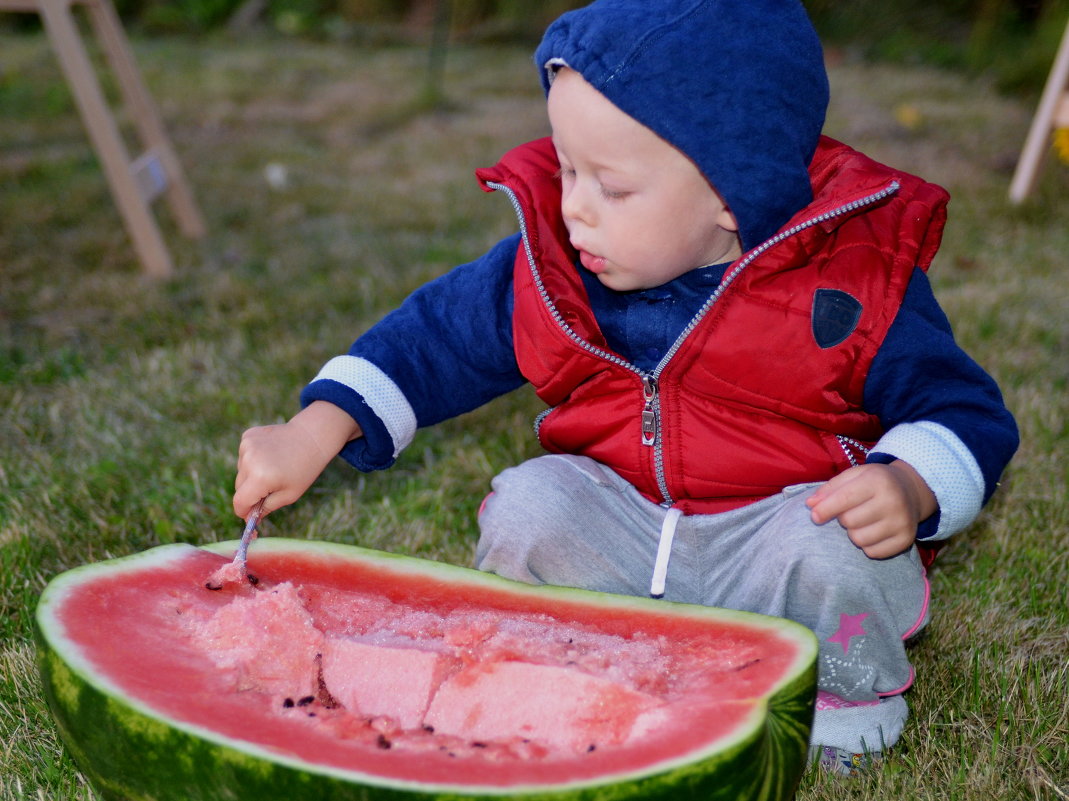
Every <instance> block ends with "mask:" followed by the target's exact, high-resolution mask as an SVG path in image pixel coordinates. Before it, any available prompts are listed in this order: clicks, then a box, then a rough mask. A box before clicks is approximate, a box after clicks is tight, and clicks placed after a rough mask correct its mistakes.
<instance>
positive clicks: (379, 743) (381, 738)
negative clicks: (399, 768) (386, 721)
mask: <svg viewBox="0 0 1069 801" xmlns="http://www.w3.org/2000/svg"><path fill="white" fill-rule="evenodd" d="M375 745H377V746H378V747H379V748H393V743H391V742H390V741H389V740H387V739H386V738H385V737H384V736H383V735H381V734H380V735H379V739H378V740H376V741H375Z"/></svg>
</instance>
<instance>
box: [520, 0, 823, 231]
mask: <svg viewBox="0 0 1069 801" xmlns="http://www.w3.org/2000/svg"><path fill="white" fill-rule="evenodd" d="M535 63H536V65H537V66H538V67H539V68H540V69H541V70H542V85H543V87H544V88H545V90H546V91H547V92H548V91H549V86H550V84H551V83H552V80H553V75H554V73H555V71H556V70H557V69H558V68H559V67H561V66H568V67H570V68H571V69H573V70H576V71H577V72H579V73H580V74H581V75H582V76H583V78H584V79H586V81H587V83H589V84H590V85H591V86H593V87H594V88H595V89H597V90H598V91H599V92H601V93H602V94H603V95H604V96H605V97H606V98H608V99H609V100H610V101H612V103H613V104H614V105H615V106H616V107H617V108H619V109H620V110H621V111H623V112H624V113H626V114H628V115H629V116H631V117H633V118H634V119H636V120H638V121H639V122H641V123H642V124H643V125H645V126H646V127H647V128H650V129H651V130H652V131H654V132H655V133H657V134H658V135H659V136H660V137H661V138H662V139H664V140H666V141H667V142H669V143H670V144H672V145H674V146H675V147H676V148H677V149H679V150H681V151H682V152H683V153H685V154H686V155H687V156H688V157H689V158H690V159H691V160H692V161H693V162H694V163H695V164H696V165H697V167H698V169H699V170H701V172H702V174H703V175H704V176H705V178H706V179H707V180H708V181H709V183H710V184H711V185H712V186H713V188H714V189H715V190H716V191H717V192H718V193H719V194H720V197H721V198H722V199H723V200H724V201H725V202H726V204H727V206H728V208H729V209H730V210H731V212H732V213H733V214H734V216H735V220H736V222H737V223H738V226H739V235H740V237H741V239H742V245H743V249H744V250H748V249H750V248H752V247H754V246H756V245H758V244H760V243H761V242H763V241H764V240H766V239H768V238H769V237H770V236H772V235H773V234H774V233H775V232H776V231H777V230H779V229H780V228H781V227H782V226H783V224H784V223H785V222H787V220H788V219H789V218H790V217H791V216H792V215H793V214H794V213H795V212H797V211H798V210H799V209H801V208H802V207H804V206H805V205H806V204H807V203H809V202H810V200H812V192H811V190H810V181H809V172H808V166H809V162H810V161H811V160H812V158H813V153H814V151H815V149H816V146H817V141H818V139H819V137H820V132H821V129H822V128H823V126H824V117H825V114H826V112H827V107H828V78H827V73H826V72H825V69H824V55H823V51H822V49H821V46H820V40H819V39H818V37H817V34H816V32H815V31H814V30H813V26H812V24H811V23H810V21H809V18H808V16H807V15H806V13H805V10H804V9H803V8H802V6H801V4H800V3H799V2H798V0H658V2H649V0H598V1H597V2H595V3H591V4H590V5H589V6H586V7H585V8H580V9H577V10H575V11H571V12H568V13H566V14H564V15H563V16H561V17H560V18H559V19H558V20H557V21H556V22H554V23H553V24H552V25H550V27H549V28H548V30H547V31H546V34H545V36H544V38H543V39H542V43H541V45H540V46H539V47H538V50H537V51H536V53H535Z"/></svg>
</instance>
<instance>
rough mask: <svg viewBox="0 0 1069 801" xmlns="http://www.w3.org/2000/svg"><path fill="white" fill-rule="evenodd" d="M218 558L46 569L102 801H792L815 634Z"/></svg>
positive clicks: (42, 628)
mask: <svg viewBox="0 0 1069 801" xmlns="http://www.w3.org/2000/svg"><path fill="white" fill-rule="evenodd" d="M234 547H235V543H220V544H215V545H210V546H205V547H201V548H197V547H193V546H189V545H167V546H161V547H159V548H154V549H152V550H149V551H145V552H143V553H140V554H135V555H133V556H128V557H125V558H121V559H114V560H110V561H106V562H100V563H96V564H90V565H86V566H83V567H79V568H76V569H74V570H71V571H69V572H67V573H64V574H62V575H60V576H57V577H56V578H55V579H53V580H52V582H51V583H50V584H49V585H48V587H47V588H46V589H45V591H44V592H43V594H42V596H41V600H40V603H39V606H38V610H37V636H38V654H39V666H40V672H41V677H42V680H43V686H44V689H45V694H46V698H47V701H48V704H49V707H50V708H51V711H52V713H53V716H54V718H55V720H56V722H57V724H58V727H59V730H60V733H61V735H62V737H63V740H64V742H65V744H66V746H67V748H68V749H69V751H70V753H71V754H72V755H73V757H74V759H75V760H76V762H77V763H78V764H79V766H80V767H81V769H82V770H83V772H84V773H85V775H86V776H87V777H88V779H89V780H90V782H91V783H92V785H93V786H94V788H95V789H96V790H97V791H98V792H99V793H100V794H101V795H102V796H103V797H104V798H107V799H175V801H178V800H179V799H181V801H195V800H196V799H221V798H234V799H246V798H248V799H261V800H262V799H275V798H277V799H301V798H315V799H380V798H381V799H442V801H445V799H451V800H453V801H459V800H460V799H486V798H493V797H499V798H500V797H504V798H517V799H529V801H534V800H535V799H545V800H546V801H549V799H631V798H634V799H654V798H665V799H669V798H671V799H680V798H702V799H732V801H738V800H740V799H788V798H790V797H791V796H792V795H793V793H794V791H795V789H796V786H797V783H798V780H799V778H800V776H801V773H802V770H803V769H804V765H805V759H806V751H807V742H808V736H809V727H810V724H811V721H812V714H813V703H814V698H815V695H816V641H815V638H814V637H813V635H812V634H811V633H810V632H809V631H808V630H807V629H805V628H803V627H801V626H798V625H796V624H794V623H791V622H789V621H785V620H780V619H777V618H769V617H764V616H760V615H753V614H748V613H743V612H733V611H727V610H722V609H712V608H707V607H699V606H691V605H686V604H673V603H669V602H665V601H654V600H650V599H644V598H631V597H624V596H616V595H608V594H604V593H592V592H585V591H581V590H573V589H564V588H558V587H532V586H528V585H524V584H518V583H515V582H511V581H508V580H505V579H501V578H499V577H496V576H492V575H488V574H485V573H480V572H478V571H474V570H469V569H466V568H460V567H455V566H451V565H445V564H441V563H436V562H431V561H426V560H421V559H414V558H411V557H404V556H396V555H392V554H387V553H382V552H378V551H370V550H366V549H363V548H358V547H355V546H346V545H335V544H328V543H321V542H309V541H299V540H286V539H282V538H272V539H268V540H262V541H260V542H259V543H257V546H256V548H255V549H254V552H253V553H251V554H250V558H249V568H250V570H251V571H253V572H254V573H255V574H256V575H257V576H258V578H259V583H258V584H257V585H256V586H251V585H236V586H234V587H231V588H224V589H223V590H222V591H218V592H212V591H210V590H208V589H206V588H205V586H204V585H205V580H206V579H207V578H208V577H209V576H210V575H211V574H212V573H213V572H215V571H216V570H218V569H219V568H220V567H221V566H222V565H223V564H224V563H225V562H226V561H227V560H228V559H229V558H230V557H231V556H232V554H233V552H234Z"/></svg>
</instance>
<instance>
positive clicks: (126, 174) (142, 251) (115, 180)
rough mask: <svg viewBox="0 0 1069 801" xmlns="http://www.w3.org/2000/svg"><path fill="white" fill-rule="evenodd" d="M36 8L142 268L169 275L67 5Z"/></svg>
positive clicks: (42, 0)
mask: <svg viewBox="0 0 1069 801" xmlns="http://www.w3.org/2000/svg"><path fill="white" fill-rule="evenodd" d="M38 5H39V9H38V10H39V12H40V14H41V18H42V20H43V21H44V25H45V30H46V32H47V33H48V37H49V39H50V40H51V42H52V48H53V49H54V50H55V52H56V57H57V58H58V59H59V63H60V67H61V68H62V70H63V72H64V74H65V76H66V78H67V83H68V84H69V85H70V87H71V91H72V92H73V94H74V99H75V103H76V104H77V106H78V110H79V111H80V113H81V115H82V119H83V121H84V123H85V127H86V130H87V131H88V133H89V138H90V140H91V141H92V143H93V147H94V148H95V149H96V152H97V155H98V156H99V158H100V161H101V164H102V166H103V168H104V173H105V175H106V176H107V179H108V183H109V184H110V185H111V191H112V194H113V195H114V197H115V201H116V204H117V205H118V207H119V213H120V214H121V215H122V218H123V221H124V223H125V224H126V228H127V231H128V232H129V234H130V238H131V239H132V240H133V243H134V249H135V250H136V251H137V254H138V257H139V258H140V260H141V264H142V266H143V268H144V270H145V272H147V273H148V274H149V275H153V276H157V277H166V276H169V275H171V274H172V273H173V267H172V264H171V256H170V254H169V253H168V252H167V248H166V246H165V245H164V242H163V237H162V236H161V235H160V230H159V228H158V227H157V225H156V220H155V219H154V218H153V216H152V212H151V209H149V206H148V203H147V202H146V201H145V199H144V197H142V194H141V191H140V189H139V188H138V185H137V182H136V181H135V179H134V175H133V173H132V171H131V169H130V158H129V156H128V155H127V152H126V147H125V145H124V144H123V141H122V137H121V135H120V132H119V128H118V125H117V124H116V122H115V119H114V118H113V117H112V115H111V112H110V109H109V107H108V105H107V102H106V100H105V98H104V93H103V91H102V90H101V88H100V84H99V83H98V81H97V80H96V72H95V69H94V67H93V63H92V61H91V60H90V59H89V56H88V54H87V53H86V50H85V47H84V45H83V44H82V40H81V37H80V35H79V32H78V28H77V25H76V24H75V21H74V17H73V14H72V13H71V8H70V3H69V0H39V3H38Z"/></svg>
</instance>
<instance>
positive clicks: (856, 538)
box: [806, 460, 937, 559]
mask: <svg viewBox="0 0 1069 801" xmlns="http://www.w3.org/2000/svg"><path fill="white" fill-rule="evenodd" d="M806 505H807V506H809V508H810V509H811V510H812V516H813V522H814V523H816V524H817V525H822V524H824V523H827V522H828V521H829V520H832V519H833V518H838V519H839V523H840V525H842V527H843V528H845V529H846V532H847V534H848V535H849V537H850V540H851V541H852V542H853V543H854V544H855V545H856V546H857V547H859V548H861V549H862V550H863V551H864V552H865V554H866V555H867V556H868V557H870V558H872V559H885V558H888V557H891V556H896V555H898V554H900V553H902V551H904V550H906V549H907V548H909V547H910V546H911V545H912V544H913V541H914V540H915V539H916V535H917V524H918V523H920V522H921V521H922V520H924V519H925V518H927V517H930V516H931V515H932V514H934V513H935V511H936V508H937V503H936V500H935V495H933V494H932V491H931V490H930V489H928V485H927V484H925V483H924V479H922V478H921V477H920V474H918V473H917V471H916V470H914V469H913V468H912V467H910V466H909V465H908V464H907V463H906V462H903V461H901V460H898V461H895V462H891V463H890V464H866V465H860V466H858V467H851V468H850V469H849V470H845V471H844V472H842V473H840V474H839V475H837V476H835V477H834V478H832V479H831V480H830V481H826V482H825V483H824V484H822V485H821V486H819V487H817V489H816V491H814V493H813V494H812V495H811V496H809V498H808V499H807V500H806Z"/></svg>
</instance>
